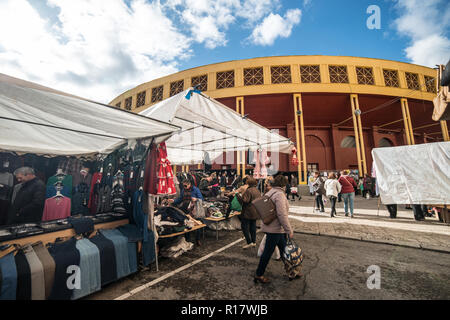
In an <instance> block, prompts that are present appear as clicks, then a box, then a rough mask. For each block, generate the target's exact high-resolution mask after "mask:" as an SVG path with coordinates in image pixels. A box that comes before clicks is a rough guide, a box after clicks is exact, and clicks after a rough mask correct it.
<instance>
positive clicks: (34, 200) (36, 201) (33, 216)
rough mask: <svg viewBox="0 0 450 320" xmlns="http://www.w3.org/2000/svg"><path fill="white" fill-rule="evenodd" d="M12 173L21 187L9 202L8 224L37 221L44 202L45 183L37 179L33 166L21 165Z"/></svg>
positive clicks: (40, 216)
mask: <svg viewBox="0 0 450 320" xmlns="http://www.w3.org/2000/svg"><path fill="white" fill-rule="evenodd" d="M14 175H15V176H16V179H17V181H18V182H19V183H22V187H21V188H20V190H19V191H18V192H17V195H16V197H15V199H14V201H13V203H12V204H11V207H10V210H9V214H8V224H18V223H26V222H39V221H41V220H42V214H43V211H44V204H45V191H46V188H45V184H44V183H43V182H42V181H41V180H39V179H38V178H37V177H36V176H35V173H34V170H33V168H29V167H22V168H19V169H17V170H16V171H14Z"/></svg>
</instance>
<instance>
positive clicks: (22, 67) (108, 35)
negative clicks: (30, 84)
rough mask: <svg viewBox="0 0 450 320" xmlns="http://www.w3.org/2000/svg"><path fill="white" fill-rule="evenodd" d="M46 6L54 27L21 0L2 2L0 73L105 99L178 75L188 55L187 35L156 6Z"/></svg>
mask: <svg viewBox="0 0 450 320" xmlns="http://www.w3.org/2000/svg"><path fill="white" fill-rule="evenodd" d="M48 4H49V5H51V6H54V7H57V8H58V9H59V15H58V17H57V20H58V24H56V23H55V24H50V25H49V22H48V21H46V20H44V19H42V18H41V16H40V15H39V13H38V12H37V11H36V10H35V9H34V8H33V7H32V6H31V5H30V4H29V3H28V2H27V1H25V0H6V1H2V2H1V3H0V39H1V41H0V70H2V71H1V72H3V73H6V74H9V75H12V76H17V77H20V78H24V79H27V80H31V81H35V82H38V83H41V84H44V85H47V86H50V87H54V88H56V89H60V90H63V91H67V92H70V93H73V94H77V95H80V96H83V97H87V98H91V99H94V100H99V101H102V102H109V101H110V100H111V99H112V98H113V97H114V96H116V95H118V94H120V93H121V92H123V91H125V90H127V89H129V88H130V87H133V86H135V85H137V84H139V83H142V82H145V81H149V80H150V79H152V78H157V77H160V76H163V75H166V74H169V73H173V72H176V71H177V67H176V66H177V61H178V60H179V59H180V57H181V58H183V57H187V56H189V55H190V54H191V51H190V42H191V40H190V39H189V38H186V36H185V35H184V34H182V33H181V32H180V31H178V30H177V29H176V28H175V26H174V25H173V23H172V22H171V20H169V19H168V18H167V17H165V16H164V14H163V12H162V9H161V6H160V5H159V4H158V3H154V4H148V3H146V2H144V1H142V0H135V1H132V2H131V7H130V8H128V7H127V6H126V5H125V4H124V3H123V2H122V1H120V0H114V1H111V0H108V1H88V0H78V1H71V0H58V1H57V0H49V1H48ZM13 12H14V14H12V13H13ZM16 13H17V14H16ZM155 30H158V31H157V32H155Z"/></svg>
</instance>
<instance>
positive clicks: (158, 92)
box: [152, 86, 164, 103]
mask: <svg viewBox="0 0 450 320" xmlns="http://www.w3.org/2000/svg"><path fill="white" fill-rule="evenodd" d="M163 88H164V87H163V86H159V87H155V88H152V103H153V102H157V101H162V99H163V90H164V89H163Z"/></svg>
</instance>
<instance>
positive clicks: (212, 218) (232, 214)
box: [204, 211, 241, 240]
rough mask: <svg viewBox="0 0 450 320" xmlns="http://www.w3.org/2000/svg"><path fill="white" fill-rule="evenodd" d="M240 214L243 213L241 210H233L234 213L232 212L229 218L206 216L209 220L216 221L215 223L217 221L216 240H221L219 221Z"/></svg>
mask: <svg viewBox="0 0 450 320" xmlns="http://www.w3.org/2000/svg"><path fill="white" fill-rule="evenodd" d="M240 214H241V212H239V211H233V212H232V213H230V215H229V216H228V218H225V217H221V218H217V217H207V218H204V220H208V221H212V222H215V223H216V240H219V229H218V224H219V222H220V221H224V220H227V219H230V218H233V217H235V216H238V215H240Z"/></svg>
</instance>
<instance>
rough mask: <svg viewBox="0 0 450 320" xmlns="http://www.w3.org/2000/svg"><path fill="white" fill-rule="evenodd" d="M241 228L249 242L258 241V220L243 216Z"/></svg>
mask: <svg viewBox="0 0 450 320" xmlns="http://www.w3.org/2000/svg"><path fill="white" fill-rule="evenodd" d="M241 229H242V232H243V233H244V237H245V240H246V241H247V244H250V243H256V220H250V219H244V218H241Z"/></svg>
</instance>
